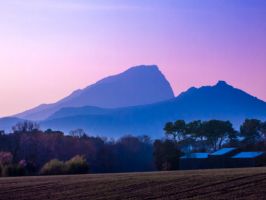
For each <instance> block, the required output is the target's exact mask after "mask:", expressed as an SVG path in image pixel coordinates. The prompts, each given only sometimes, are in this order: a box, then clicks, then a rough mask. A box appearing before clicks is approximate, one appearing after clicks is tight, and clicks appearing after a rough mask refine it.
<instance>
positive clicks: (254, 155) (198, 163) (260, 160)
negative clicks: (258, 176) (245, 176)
mask: <svg viewBox="0 0 266 200" xmlns="http://www.w3.org/2000/svg"><path fill="white" fill-rule="evenodd" d="M265 165H266V154H265V152H241V151H240V150H239V149H237V148H222V149H220V150H218V151H215V152H213V153H210V154H209V153H190V154H186V155H184V156H182V157H181V158H180V160H179V169H181V170H190V169H216V168H240V167H257V166H265Z"/></svg>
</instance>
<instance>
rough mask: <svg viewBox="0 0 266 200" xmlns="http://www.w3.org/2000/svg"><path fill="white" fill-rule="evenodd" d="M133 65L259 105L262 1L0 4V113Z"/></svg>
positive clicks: (265, 12)
mask: <svg viewBox="0 0 266 200" xmlns="http://www.w3.org/2000/svg"><path fill="white" fill-rule="evenodd" d="M139 64H157V65H158V66H159V67H160V69H161V71H162V72H163V73H164V74H165V76H166V77H167V78H168V80H169V81H170V82H171V85H172V87H173V89H174V92H175V94H176V95H178V94H179V93H180V92H182V91H184V90H186V89H188V88H189V87H191V86H196V87H198V86H202V85H213V84H215V83H216V82H217V81H218V80H225V81H227V82H228V83H230V84H232V85H234V86H235V87H238V88H241V89H243V90H245V91H247V92H249V93H250V94H252V95H255V96H257V97H259V98H261V99H263V100H266V88H265V86H266V1H265V0H93V1H92V0H91V1H90V0H8V1H6V0H0V94H1V95H0V116H5V115H10V114H14V113H18V112H21V111H24V110H25V109H28V108H31V107H34V106H36V105H39V104H41V103H52V102H54V101H56V100H58V99H60V98H62V97H64V96H66V95H68V94H69V93H71V92H72V91H73V90H76V89H78V88H84V87H85V86H87V85H89V84H92V83H94V82H95V81H97V80H99V79H101V78H103V77H105V76H108V75H112V74H116V73H119V72H121V71H124V70H126V69H127V68H129V67H131V66H135V65H139Z"/></svg>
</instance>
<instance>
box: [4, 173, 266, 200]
mask: <svg viewBox="0 0 266 200" xmlns="http://www.w3.org/2000/svg"><path fill="white" fill-rule="evenodd" d="M0 199H1V200H2V199H3V200H9V199H10V200H20V199H23V200H32V199H37V200H44V199H45V200H46V199H62V200H69V199H73V200H74V199H75V200H83V199H92V200H93V199H111V200H112V199H178V200H179V199H189V200H192V199H193V200H202V199H208V200H212V199H215V200H216V199H218V200H220V199H226V200H227V199H230V200H235V199H242V200H253V199H255V200H260V199H266V168H249V169H223V170H195V171H174V172H155V173H153V172H152V173H126V174H91V175H77V176H47V177H19V178H0Z"/></svg>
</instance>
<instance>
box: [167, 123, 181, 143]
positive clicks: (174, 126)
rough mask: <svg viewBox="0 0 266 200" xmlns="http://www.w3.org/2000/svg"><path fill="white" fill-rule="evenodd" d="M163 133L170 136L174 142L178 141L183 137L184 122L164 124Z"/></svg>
mask: <svg viewBox="0 0 266 200" xmlns="http://www.w3.org/2000/svg"><path fill="white" fill-rule="evenodd" d="M164 131H165V134H166V136H172V137H173V139H174V141H175V142H177V141H180V140H182V139H184V137H185V132H186V122H185V121H184V120H177V121H175V123H172V122H168V123H166V124H165V127H164Z"/></svg>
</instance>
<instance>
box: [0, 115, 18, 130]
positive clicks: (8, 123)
mask: <svg viewBox="0 0 266 200" xmlns="http://www.w3.org/2000/svg"><path fill="white" fill-rule="evenodd" d="M21 121H23V120H22V119H19V118H16V117H4V118H0V130H2V131H3V130H4V131H7V132H9V131H11V128H12V126H13V125H15V124H17V123H19V122H21Z"/></svg>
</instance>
